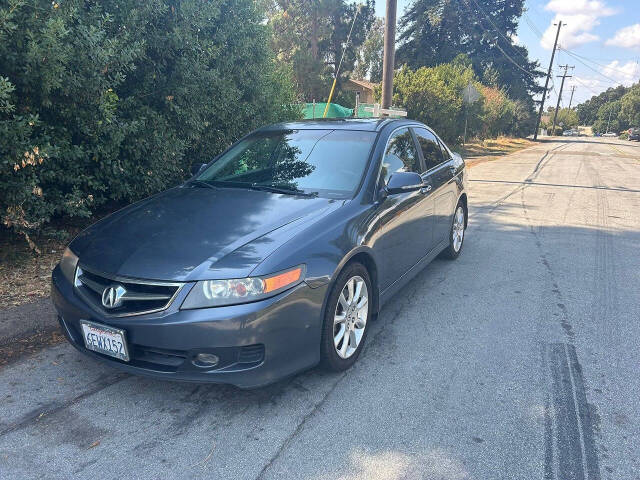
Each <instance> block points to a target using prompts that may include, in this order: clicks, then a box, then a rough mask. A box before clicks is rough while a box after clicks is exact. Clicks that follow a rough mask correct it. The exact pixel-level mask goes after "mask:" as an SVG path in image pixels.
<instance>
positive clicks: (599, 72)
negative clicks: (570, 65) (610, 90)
mask: <svg viewBox="0 0 640 480" xmlns="http://www.w3.org/2000/svg"><path fill="white" fill-rule="evenodd" d="M562 51H563V52H565V53H567V54H568V55H570V56H571V57H573V59H574V60H577V61H579V62H580V63H581V64H583V65H584V66H585V67H587V68H588V69H590V70H592V71H594V72H596V73H597V74H598V75H601V76H602V77H604V78H606V79H607V80H609V81H610V82H613V83H614V84H616V85H617V84H619V83H622V82H619V81H618V80H614V79H613V78H611V77H608V76H607V75H605V74H604V73H602V72H601V71H599V70H596V69H595V68H593V67H592V66H591V65H589V64H588V63H585V62H583V61H582V60H580V59H579V58H578V57H576V56H575V55H573V54H572V53H571V52H569V51H567V50H565V49H562Z"/></svg>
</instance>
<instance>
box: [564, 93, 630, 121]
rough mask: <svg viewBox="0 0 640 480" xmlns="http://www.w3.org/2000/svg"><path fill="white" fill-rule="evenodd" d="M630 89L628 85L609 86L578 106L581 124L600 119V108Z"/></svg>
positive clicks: (619, 97)
mask: <svg viewBox="0 0 640 480" xmlns="http://www.w3.org/2000/svg"><path fill="white" fill-rule="evenodd" d="M628 91H629V88H628V87H625V86H623V85H618V86H617V87H611V88H608V89H607V90H606V91H604V92H602V93H601V94H599V95H594V96H593V97H591V98H590V99H589V100H587V101H586V102H583V103H581V104H579V105H577V106H576V112H577V114H578V118H579V120H580V125H593V124H594V122H595V121H596V120H597V119H598V110H599V109H600V107H602V106H603V105H604V104H605V103H609V102H615V101H616V100H620V99H621V98H622V97H623V95H624V94H626V93H627V92H628Z"/></svg>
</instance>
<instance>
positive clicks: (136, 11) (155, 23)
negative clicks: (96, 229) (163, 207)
mask: <svg viewBox="0 0 640 480" xmlns="http://www.w3.org/2000/svg"><path fill="white" fill-rule="evenodd" d="M256 4H257V2H254V1H253V0H217V1H216V0H211V1H200V0H182V1H180V2H176V1H171V0H147V1H144V2H140V1H138V0H100V1H98V0H65V1H64V2H60V3H57V2H55V1H54V2H53V3H52V2H51V1H50V0H46V1H44V0H31V1H28V2H27V1H25V0H8V1H5V2H3V3H2V7H0V218H1V219H2V223H4V225H5V226H7V227H10V228H13V229H14V230H15V231H17V232H19V233H23V234H25V235H28V234H29V233H30V232H33V231H37V230H38V229H40V228H41V227H42V226H43V225H45V224H46V222H48V221H49V220H50V219H51V217H52V216H60V215H63V216H88V215H90V214H91V213H92V212H93V211H94V209H95V208H96V207H98V206H100V205H102V204H105V203H106V202H118V203H124V202H131V201H134V200H137V199H140V198H142V197H145V196H148V195H150V194H153V193H155V192H158V191H159V190H162V189H164V188H166V187H168V186H170V185H172V184H175V183H176V182H178V181H180V180H181V179H183V178H185V176H186V175H187V172H188V169H189V166H190V165H191V164H192V163H193V162H196V161H198V162H200V161H207V160H209V159H211V158H212V157H213V156H214V155H215V154H216V153H218V152H219V151H221V150H222V149H224V148H225V147H226V146H227V145H229V144H230V143H231V142H232V141H233V140H235V139H237V138H238V137H239V136H241V135H242V134H244V133H246V132H247V131H249V130H251V129H253V128H255V127H257V126H259V125H262V124H265V123H270V122H274V121H277V120H282V119H288V118H293V117H296V116H298V115H299V112H298V111H297V109H296V108H295V107H288V106H287V105H292V104H293V103H294V101H295V94H294V91H293V89H292V86H291V85H292V84H291V80H290V78H291V72H290V71H288V70H287V69H286V68H284V67H282V66H279V65H278V64H277V63H276V62H275V60H274V57H273V55H272V53H271V52H270V50H269V47H268V44H269V35H270V32H269V30H268V27H267V26H265V25H264V22H263V21H262V19H263V15H262V13H261V12H259V11H257V7H256Z"/></svg>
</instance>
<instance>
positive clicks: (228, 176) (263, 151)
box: [196, 130, 376, 198]
mask: <svg viewBox="0 0 640 480" xmlns="http://www.w3.org/2000/svg"><path fill="white" fill-rule="evenodd" d="M375 137H376V134H375V133H374V132H361V131H353V130H277V131H273V130H271V131H261V132H256V133H253V134H251V135H249V136H247V137H246V138H244V139H242V140H241V141H240V142H238V143H237V144H236V145H234V146H233V147H231V149H229V150H228V151H227V152H225V153H224V154H223V155H222V156H221V157H220V158H218V159H217V160H216V161H215V162H214V163H213V164H211V166H209V168H207V169H206V170H205V171H204V172H202V173H201V174H200V175H198V177H197V178H196V180H197V181H198V182H206V183H208V184H211V185H215V186H221V187H247V188H256V189H260V188H264V189H273V190H274V191H282V193H306V194H314V195H315V194H317V195H323V196H329V197H338V198H345V197H349V196H351V195H352V194H353V193H354V192H355V190H356V188H357V187H358V185H359V184H360V180H361V178H362V175H363V173H364V170H365V167H366V165H367V160H368V158H369V153H370V151H371V147H372V146H373V143H374V140H375Z"/></svg>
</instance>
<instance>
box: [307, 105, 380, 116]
mask: <svg viewBox="0 0 640 480" xmlns="http://www.w3.org/2000/svg"><path fill="white" fill-rule="evenodd" d="M326 105H327V104H326V103H316V104H315V113H314V106H313V103H304V104H302V105H301V107H302V113H303V118H305V119H310V118H322V115H323V114H324V108H325V107H326ZM365 108H369V109H371V111H368V112H367V111H366V110H365ZM352 116H353V108H346V107H343V106H342V105H338V104H337V103H331V104H329V111H328V112H327V118H347V117H352ZM358 117H359V118H371V117H373V103H361V104H359V105H358Z"/></svg>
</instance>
